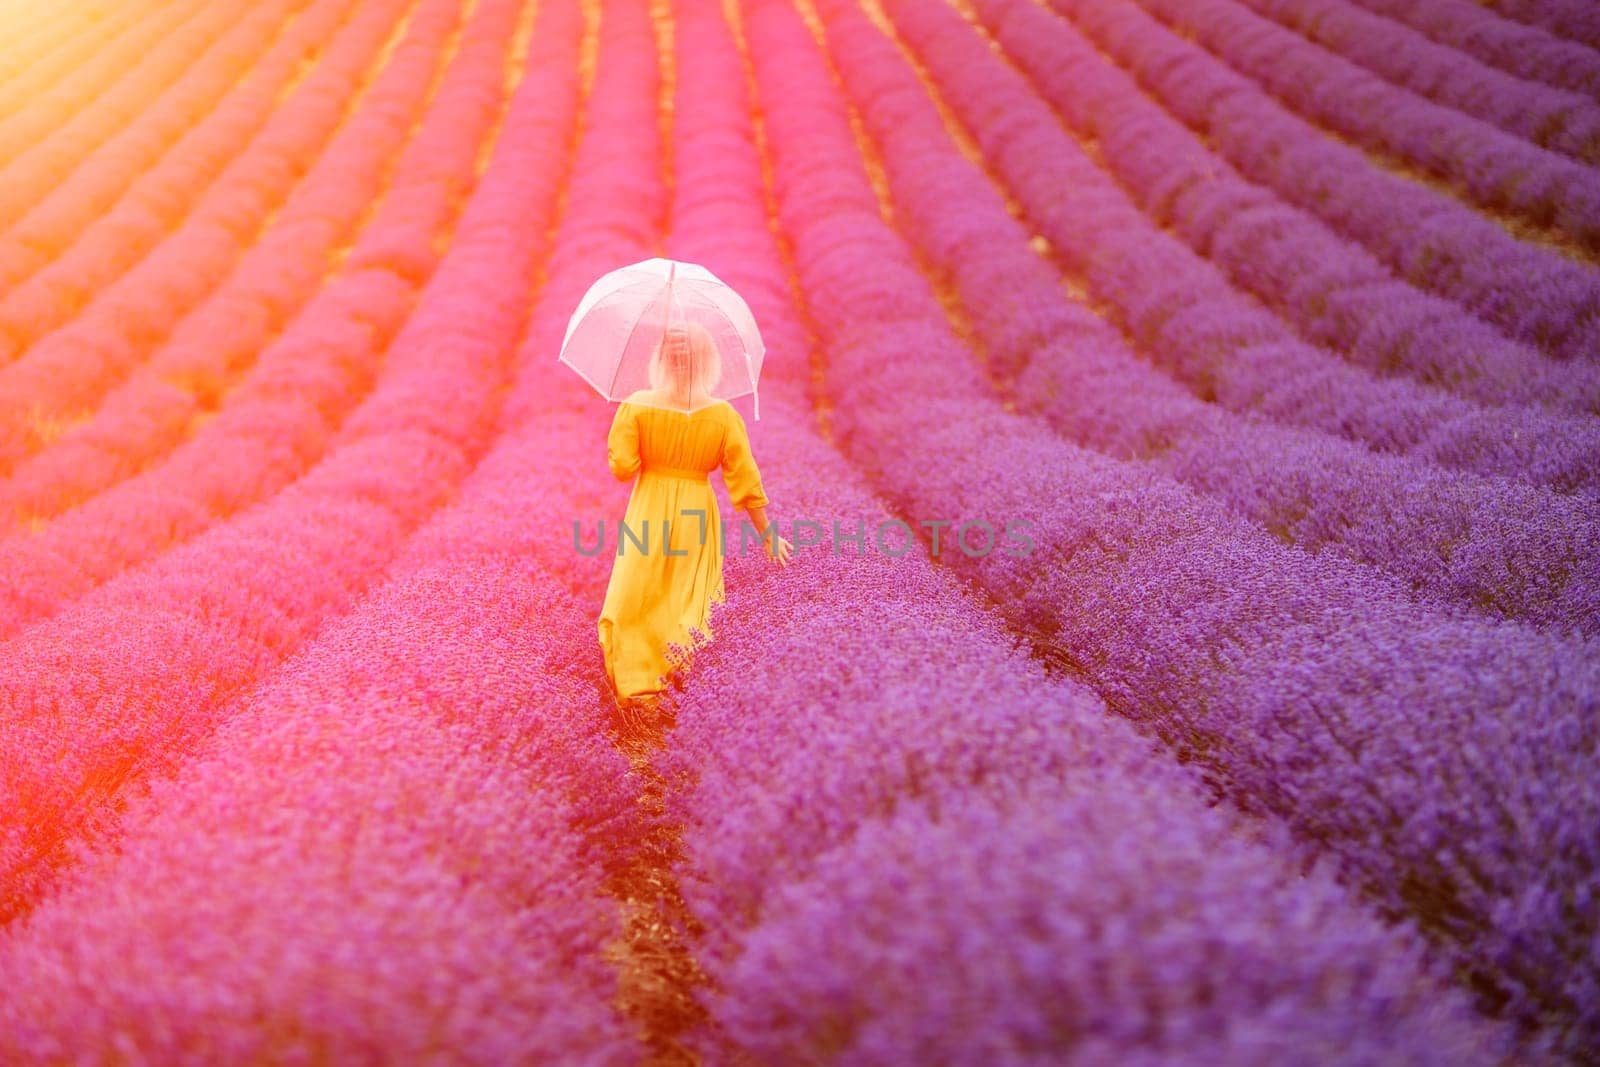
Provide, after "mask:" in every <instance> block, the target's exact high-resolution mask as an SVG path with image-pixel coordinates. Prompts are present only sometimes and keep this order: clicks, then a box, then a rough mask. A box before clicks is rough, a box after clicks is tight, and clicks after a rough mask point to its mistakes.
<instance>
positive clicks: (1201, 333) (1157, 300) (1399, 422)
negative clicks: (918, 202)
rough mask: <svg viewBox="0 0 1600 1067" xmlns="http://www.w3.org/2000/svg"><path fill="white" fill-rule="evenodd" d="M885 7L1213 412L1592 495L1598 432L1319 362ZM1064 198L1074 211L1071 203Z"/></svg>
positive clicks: (1075, 151)
mask: <svg viewBox="0 0 1600 1067" xmlns="http://www.w3.org/2000/svg"><path fill="white" fill-rule="evenodd" d="M886 6H887V8H888V10H889V11H890V12H892V13H893V17H894V20H895V25H896V26H897V32H898V34H899V35H900V36H901V37H902V38H903V39H904V40H905V42H906V43H907V44H908V45H909V47H911V48H912V49H913V50H914V51H915V52H916V53H917V54H918V55H919V56H920V57H921V58H922V59H923V60H924V61H925V62H927V63H928V64H929V65H930V67H931V68H932V69H933V70H934V71H935V73H936V78H937V80H938V81H939V82H940V84H941V85H942V86H943V87H944V90H945V91H944V93H943V95H944V96H945V97H946V99H947V100H948V101H949V103H950V106H951V107H952V108H954V109H955V110H956V112H957V113H958V115H959V116H960V117H961V119H962V121H963V123H964V125H965V126H966V127H967V129H968V130H970V131H971V133H972V135H973V136H974V137H975V138H976V140H977V142H978V145H979V147H980V149H981V150H982V152H983V154H984V156H985V158H986V159H987V161H988V162H989V163H990V165H991V166H993V167H994V168H995V169H996V170H997V171H998V172H999V174H1000V176H1001V177H1002V178H1003V179H1004V180H1005V182H1006V183H1007V184H1008V186H1009V188H1010V190H1011V191H1012V193H1013V194H1014V195H1015V196H1016V197H1017V199H1018V200H1019V201H1020V203H1021V206H1022V207H1023V209H1024V210H1025V211H1026V212H1027V213H1028V215H1029V216H1030V218H1031V221H1032V223H1033V224H1034V225H1036V226H1037V227H1038V228H1039V229H1040V231H1041V232H1042V234H1043V236H1045V237H1046V238H1047V240H1048V241H1049V243H1050V245H1051V247H1052V249H1053V252H1054V254H1055V255H1056V256H1058V257H1059V258H1060V259H1061V260H1062V261H1064V262H1065V263H1066V264H1067V266H1068V267H1069V269H1070V270H1072V271H1074V272H1078V273H1081V274H1082V275H1083V276H1084V278H1085V282H1086V284H1087V286H1088V288H1089V289H1090V290H1091V291H1092V293H1093V295H1094V296H1096V297H1097V298H1099V299H1100V300H1102V301H1104V302H1106V303H1107V304H1108V305H1109V308H1110V310H1111V311H1112V312H1113V314H1114V315H1115V316H1116V317H1117V319H1118V321H1119V324H1120V325H1121V326H1122V327H1123V329H1124V330H1125V331H1126V332H1127V333H1128V334H1129V335H1130V337H1131V339H1132V340H1133V342H1134V343H1135V345H1136V346H1137V347H1138V349H1139V351H1140V352H1141V354H1143V355H1144V356H1145V357H1146V358H1148V359H1151V360H1153V361H1154V362H1156V363H1157V365H1158V366H1160V367H1161V369H1162V370H1164V371H1166V372H1167V373H1168V374H1170V375H1172V376H1173V377H1174V378H1176V379H1177V380H1179V381H1180V382H1182V383H1183V384H1184V385H1185V386H1186V387H1187V388H1188V389H1189V390H1190V391H1191V392H1193V393H1194V394H1195V395H1197V396H1198V397H1199V398H1200V399H1202V400H1206V401H1214V402H1215V403H1217V404H1218V405H1220V406H1221V407H1223V408H1225V409H1227V410H1229V411H1234V412H1239V413H1246V412H1251V413H1256V414H1259V415H1262V416H1265V417H1267V418H1270V419H1273V420H1274V421H1277V422H1280V423H1284V424H1287V425H1291V426H1299V427H1303V428H1306V429H1312V430H1319V431H1322V432H1325V433H1328V434H1334V435H1338V436H1342V437H1348V438H1352V439H1354V440H1357V441H1360V442H1362V443H1365V444H1367V445H1369V446H1371V447H1372V448H1374V449H1377V450H1379V451H1382V452H1395V453H1402V454H1408V455H1411V456H1413V457H1415V458H1417V459H1421V460H1427V461H1430V462H1434V463H1438V464H1441V465H1443V466H1447V467H1452V468H1457V469H1461V470H1466V471H1470V472H1474V473H1478V474H1485V475H1496V476H1502V477H1507V478H1515V479H1519V480H1526V481H1530V482H1533V483H1535V484H1537V485H1548V486H1551V487H1553V488H1556V489H1559V490H1562V491H1575V492H1580V493H1585V494H1593V493H1594V491H1595V490H1596V488H1597V484H1596V482H1595V477H1594V472H1595V470H1596V469H1597V468H1596V464H1595V458H1594V457H1595V456H1596V453H1597V446H1600V441H1597V440H1596V430H1595V425H1594V423H1593V420H1590V419H1581V420H1580V419H1576V418H1572V417H1565V416H1560V415H1556V414H1551V413H1546V412H1541V411H1534V410H1488V409H1484V408H1482V407H1480V406H1478V405H1475V404H1471V403H1469V402H1467V401H1464V400H1462V399H1460V398H1457V397H1452V396H1449V395H1446V394H1443V393H1441V392H1439V391H1437V390H1434V389H1430V388H1428V387H1425V386H1421V385H1419V384H1417V383H1414V382H1410V381H1406V380H1404V379H1389V380H1378V379H1374V378H1373V377H1372V376H1371V374H1369V373H1367V372H1366V371H1363V370H1361V369H1359V368H1356V367H1352V366H1349V365H1347V364H1345V363H1344V362H1342V361H1340V360H1338V359H1337V358H1334V357H1333V356H1331V355H1330V354H1328V353H1326V352H1324V351H1322V350H1319V349H1316V348H1313V347H1311V346H1310V345H1308V344H1306V343H1305V342H1303V341H1302V340H1300V339H1299V338H1298V337H1296V336H1295V335H1294V334H1293V332H1292V331H1291V330H1290V329H1289V328H1288V327H1287V326H1286V325H1285V324H1284V323H1283V322H1282V320H1280V319H1279V318H1278V317H1276V316H1274V315H1272V314H1271V313H1269V312H1268V311H1266V310H1264V309H1263V308H1261V307H1260V306H1259V305H1257V304H1254V303H1252V302H1250V301H1249V300H1248V299H1247V298H1245V297H1244V296H1242V295H1241V294H1240V293H1239V292H1238V291H1237V290H1235V289H1233V288H1232V287H1231V286H1230V285H1229V284H1228V282H1227V280H1226V279H1225V278H1224V277H1222V276H1221V273H1220V271H1219V270H1218V269H1217V268H1216V267H1215V266H1214V265H1213V264H1211V263H1209V262H1207V261H1206V260H1204V259H1202V258H1201V257H1200V256H1199V255H1198V254H1196V253H1195V252H1194V251H1193V250H1192V249H1190V248H1189V247H1187V246H1186V245H1185V244H1184V243H1183V242H1182V241H1181V240H1179V239H1177V238H1175V237H1173V236H1172V235H1170V234H1168V233H1166V232H1164V231H1162V230H1161V229H1159V228H1158V227H1157V226H1155V225H1154V224H1153V223H1152V222H1151V220H1150V219H1149V218H1147V217H1146V216H1145V215H1144V214H1143V213H1142V212H1141V211H1140V210H1139V209H1138V208H1137V207H1136V206H1135V205H1133V204H1132V203H1130V202H1129V201H1128V199H1127V196H1126V195H1125V194H1124V193H1123V192H1122V191H1121V190H1120V189H1119V188H1117V186H1116V185H1115V184H1114V183H1113V182H1112V181H1111V180H1110V179H1109V178H1108V177H1107V176H1106V174H1105V173H1104V172H1103V171H1102V169H1101V168H1100V167H1099V166H1097V165H1096V164H1095V163H1094V161H1093V160H1092V159H1090V158H1089V157H1088V156H1087V155H1086V154H1084V152H1083V151H1082V150H1081V149H1079V148H1078V146H1077V145H1076V144H1075V143H1074V142H1073V141H1072V140H1071V139H1070V138H1068V137H1066V136H1064V135H1063V134H1062V133H1061V131H1060V130H1059V129H1058V128H1057V121H1056V119H1055V117H1054V116H1053V115H1052V114H1051V112H1050V111H1049V109H1048V108H1046V107H1045V106H1044V105H1043V104H1042V103H1041V102H1040V101H1039V100H1038V99H1037V98H1036V97H1035V96H1034V95H1033V93H1032V92H1031V91H1030V89H1029V88H1028V86H1027V84H1026V83H1025V82H1024V81H1023V80H1022V79H1021V78H1020V77H1019V76H1018V75H1017V74H1016V73H1015V72H1014V71H1012V70H1010V69H1009V68H1007V67H1005V66H1003V65H1000V64H998V63H997V62H996V61H995V59H994V57H993V56H992V55H991V54H990V52H989V50H988V49H987V48H986V47H984V44H983V42H982V41H981V40H980V39H979V38H978V37H977V36H976V35H975V34H973V33H972V32H971V30H970V28H969V27H968V26H967V25H966V24H965V23H963V22H962V21H961V20H959V19H957V18H955V17H954V16H953V15H950V14H949V13H948V12H946V13H945V17H943V18H940V17H938V12H939V9H936V8H928V7H927V6H926V5H916V4H901V3H894V2H893V0H891V2H890V3H889V4H888V5H886ZM985 10H988V9H987V8H985ZM1044 17H1045V18H1047V19H1053V18H1054V16H1044ZM1048 28H1049V27H1047V26H1046V27H1040V28H1039V32H1040V33H1041V34H1043V31H1044V30H1045V29H1048ZM1043 39H1044V40H1046V41H1047V42H1052V41H1053V39H1052V38H1049V37H1044V38H1043ZM1069 54H1070V53H1069ZM1063 187H1065V188H1069V189H1072V190H1074V195H1072V196H1066V197H1063V196H1062V195H1061V189H1062V188H1063Z"/></svg>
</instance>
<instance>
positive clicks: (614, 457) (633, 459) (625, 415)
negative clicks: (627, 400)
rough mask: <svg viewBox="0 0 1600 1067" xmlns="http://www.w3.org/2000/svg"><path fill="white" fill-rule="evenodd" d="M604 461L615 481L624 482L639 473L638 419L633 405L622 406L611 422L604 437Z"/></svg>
mask: <svg viewBox="0 0 1600 1067" xmlns="http://www.w3.org/2000/svg"><path fill="white" fill-rule="evenodd" d="M606 461H607V462H608V463H610V464H611V473H612V474H614V475H616V477H617V481H619V482H625V481H627V480H628V479H629V478H632V477H633V476H634V475H635V474H638V473H639V418H638V413H637V412H636V411H634V410H633V405H631V404H622V405H621V406H619V407H618V408H617V416H616V418H614V419H612V420H611V433H610V434H609V435H607V437H606Z"/></svg>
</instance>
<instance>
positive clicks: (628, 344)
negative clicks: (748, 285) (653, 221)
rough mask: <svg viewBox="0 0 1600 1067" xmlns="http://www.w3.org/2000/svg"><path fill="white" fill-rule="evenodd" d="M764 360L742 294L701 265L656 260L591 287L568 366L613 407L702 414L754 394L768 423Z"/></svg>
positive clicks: (568, 343)
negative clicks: (625, 404) (760, 386)
mask: <svg viewBox="0 0 1600 1067" xmlns="http://www.w3.org/2000/svg"><path fill="white" fill-rule="evenodd" d="M765 351H766V349H765V347H764V346H763V345H762V342H761V332H760V331H759V330H758V329H757V328H756V321H755V316H754V315H752V314H751V313H750V308H749V305H747V304H746V303H745V302H744V299H743V298H742V297H740V296H739V294H738V293H736V292H734V291H733V290H732V289H731V288H729V287H728V285H727V284H725V283H724V282H723V281H722V280H721V279H720V278H718V277H717V276H716V275H715V274H712V273H711V272H710V271H709V270H707V269H706V268H704V267H702V266H700V265H699V264H697V263H685V262H683V261H681V260H676V259H661V258H654V259H646V260H641V261H640V262H638V263H630V264H628V265H627V266H626V267H619V268H617V269H616V270H614V271H611V272H610V273H608V274H605V275H603V276H601V278H600V279H599V280H598V281H596V282H595V283H594V284H593V285H591V286H590V287H589V291H588V292H587V293H585V294H584V296H583V299H582V300H580V301H579V302H578V307H577V310H576V311H574V312H573V313H572V318H571V319H570V320H569V321H568V322H567V335H566V337H564V338H563V339H562V341H561V355H560V357H559V358H560V360H561V362H562V363H565V364H566V365H567V366H569V367H571V368H572V369H573V370H575V371H577V372H578V375H579V376H580V377H582V378H583V380H584V381H586V382H588V383H589V384H590V385H592V386H594V387H595V389H597V390H599V392H600V395H601V396H603V397H605V398H606V399H607V400H613V401H622V400H633V401H634V402H635V403H641V404H646V405H649V406H652V407H664V408H670V409H672V410H676V411H685V410H689V411H693V410H697V409H699V408H701V407H704V406H706V405H708V404H711V403H714V402H715V401H716V400H718V399H721V400H732V399H733V398H734V397H740V396H745V395H747V394H749V395H751V396H752V397H753V398H754V401H755V416H756V418H757V419H759V418H760V417H761V398H760V394H759V393H758V392H757V391H756V382H757V380H758V379H759V378H760V376H761V360H762V357H763V355H764V354H765Z"/></svg>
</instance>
